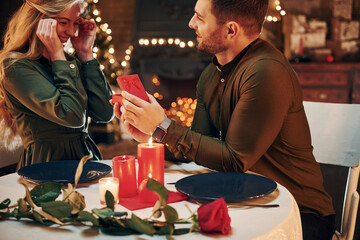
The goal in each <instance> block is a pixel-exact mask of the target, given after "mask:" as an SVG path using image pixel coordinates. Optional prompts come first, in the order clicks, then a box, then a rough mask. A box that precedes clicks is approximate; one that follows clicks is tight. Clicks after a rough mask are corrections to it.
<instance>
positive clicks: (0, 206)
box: [0, 198, 11, 209]
mask: <svg viewBox="0 0 360 240" xmlns="http://www.w3.org/2000/svg"><path fill="white" fill-rule="evenodd" d="M10 203H11V200H10V199H9V198H7V199H5V200H4V201H2V202H1V203H0V209H5V208H8V207H9V205H10Z"/></svg>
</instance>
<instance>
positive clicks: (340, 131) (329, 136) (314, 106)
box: [304, 101, 360, 240]
mask: <svg viewBox="0 0 360 240" xmlns="http://www.w3.org/2000/svg"><path fill="white" fill-rule="evenodd" d="M304 108H305V112H306V116H307V119H308V123H309V127H310V132H311V140H312V145H313V147H314V150H313V153H314V156H315V159H316V161H318V162H319V163H325V164H331V165H337V166H344V167H348V168H349V173H348V178H347V181H346V188H345V194H344V203H343V211H342V218H341V229H340V232H338V233H337V235H338V238H339V239H349V240H350V239H352V238H353V235H354V231H355V223H356V215H357V209H358V204H359V194H358V193H357V191H356V189H357V184H358V180H359V160H360V104H340V103H323V102H307V101H304Z"/></svg>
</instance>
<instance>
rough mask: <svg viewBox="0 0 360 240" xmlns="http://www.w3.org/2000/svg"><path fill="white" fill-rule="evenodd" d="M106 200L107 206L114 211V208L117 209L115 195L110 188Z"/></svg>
mask: <svg viewBox="0 0 360 240" xmlns="http://www.w3.org/2000/svg"><path fill="white" fill-rule="evenodd" d="M105 202H106V206H107V207H108V208H110V209H111V210H113V211H114V209H115V200H114V196H113V195H112V193H111V192H110V191H108V190H106V193H105Z"/></svg>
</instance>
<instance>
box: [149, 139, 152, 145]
mask: <svg viewBox="0 0 360 240" xmlns="http://www.w3.org/2000/svg"><path fill="white" fill-rule="evenodd" d="M151 144H152V137H150V138H149V145H151Z"/></svg>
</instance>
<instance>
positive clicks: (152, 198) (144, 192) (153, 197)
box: [139, 173, 159, 204]
mask: <svg viewBox="0 0 360 240" xmlns="http://www.w3.org/2000/svg"><path fill="white" fill-rule="evenodd" d="M149 178H151V173H150V174H149ZM147 182H148V179H147V178H146V179H144V180H142V181H141V183H140V186H139V197H140V200H141V201H142V202H148V203H152V204H154V203H155V202H156V201H157V200H158V199H159V196H158V195H157V193H156V192H154V191H150V190H148V189H147V188H146V184H147Z"/></svg>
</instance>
